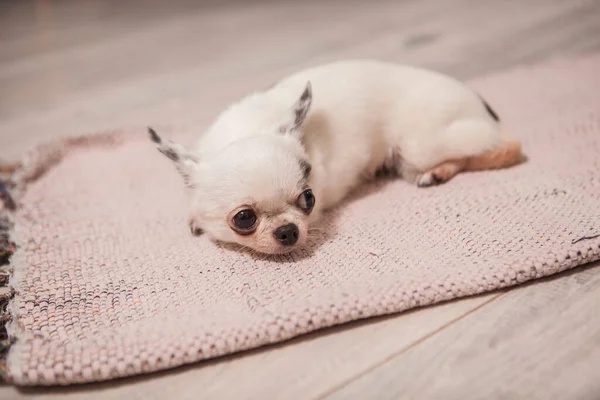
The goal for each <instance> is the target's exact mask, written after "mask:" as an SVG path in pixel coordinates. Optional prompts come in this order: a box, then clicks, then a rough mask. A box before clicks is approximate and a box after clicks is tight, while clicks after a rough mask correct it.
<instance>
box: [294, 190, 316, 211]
mask: <svg viewBox="0 0 600 400" xmlns="http://www.w3.org/2000/svg"><path fill="white" fill-rule="evenodd" d="M297 204H298V207H300V209H301V210H302V211H304V212H311V211H312V209H313V207H314V206H315V196H314V195H313V192H312V190H310V189H307V190H305V191H304V192H302V194H301V195H300V196H298V201H297Z"/></svg>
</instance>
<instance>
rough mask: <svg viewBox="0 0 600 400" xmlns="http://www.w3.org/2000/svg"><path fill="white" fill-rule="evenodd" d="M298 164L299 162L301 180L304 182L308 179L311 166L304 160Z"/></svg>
mask: <svg viewBox="0 0 600 400" xmlns="http://www.w3.org/2000/svg"><path fill="white" fill-rule="evenodd" d="M299 162H300V168H301V169H302V174H303V178H304V180H307V179H308V177H309V176H310V171H312V166H311V165H310V163H309V162H308V161H306V160H300V161H299Z"/></svg>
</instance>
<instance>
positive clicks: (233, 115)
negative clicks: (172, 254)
mask: <svg viewBox="0 0 600 400" xmlns="http://www.w3.org/2000/svg"><path fill="white" fill-rule="evenodd" d="M307 82H310V85H311V87H312V102H310V103H309V108H308V114H307V116H306V118H305V119H304V120H302V121H301V126H299V127H296V128H294V126H293V125H294V119H295V113H294V107H298V104H299V102H300V100H299V97H300V95H301V94H302V93H303V91H304V89H305V88H306V86H307ZM282 132H284V133H282ZM500 141H501V135H500V127H499V125H498V123H497V122H496V121H495V120H494V119H493V118H492V117H491V116H490V115H489V113H488V112H487V111H486V109H485V106H484V104H483V102H482V100H481V99H480V98H479V96H478V95H477V94H476V93H474V92H473V91H472V90H470V89H469V88H467V87H466V86H465V85H463V84H462V83H460V82H458V81H456V80H454V79H451V78H449V77H446V76H444V75H441V74H437V73H434V72H430V71H425V70H421V69H417V68H412V67H406V66H398V65H393V64H388V63H382V62H377V61H360V60H356V61H342V62H336V63H331V64H327V65H323V66H319V67H315V68H310V69H307V70H304V71H301V72H298V73H296V74H294V75H292V76H290V77H288V78H286V79H284V80H283V81H281V82H279V83H278V84H277V85H276V86H274V87H273V88H271V89H269V90H267V91H265V92H257V93H254V94H251V95H249V96H247V97H246V98H244V99H242V100H240V101H239V102H237V103H234V104H232V105H231V106H230V107H229V108H228V109H226V110H225V111H223V112H222V113H221V114H220V115H219V117H218V118H217V119H216V121H215V122H214V123H213V125H212V126H211V127H210V128H209V129H208V130H207V131H206V132H205V133H203V134H202V135H200V137H199V139H198V142H197V144H196V146H195V148H194V149H193V150H192V153H193V154H194V157H193V158H194V159H195V160H196V161H194V162H193V163H191V164H193V165H192V166H191V167H190V165H189V163H187V164H186V165H183V166H182V165H180V168H183V170H184V172H185V171H187V172H185V173H186V174H187V175H188V176H189V179H190V187H191V219H192V220H193V221H194V223H196V224H198V225H199V226H200V227H201V228H203V229H204V230H205V231H206V232H207V233H209V234H210V235H211V236H212V237H213V238H215V239H218V240H222V241H225V242H235V243H239V244H241V245H243V246H248V247H251V248H253V249H256V250H258V251H261V252H267V253H276V252H282V251H284V249H282V248H281V246H279V245H278V244H277V242H276V240H275V239H274V238H273V234H272V230H273V229H275V228H277V226H279V224H283V223H289V222H293V223H295V224H297V225H298V226H299V228H300V240H299V241H298V244H301V243H302V242H303V241H304V240H305V239H306V235H307V230H308V223H309V222H310V221H312V220H314V219H316V218H318V216H319V215H320V211H321V210H323V209H327V208H330V207H332V206H335V205H336V204H337V203H338V202H339V201H340V200H342V199H343V198H344V197H345V196H346V195H347V194H348V192H349V191H350V190H351V189H352V188H354V187H355V186H356V185H357V184H358V183H359V182H361V181H362V180H363V179H365V178H366V179H369V178H370V177H372V176H373V175H374V174H375V171H376V170H377V169H378V168H380V167H381V166H382V165H384V164H385V165H386V166H388V167H392V168H395V169H397V172H399V173H400V174H402V175H403V176H404V177H405V178H406V179H408V180H410V181H415V180H416V178H417V177H418V176H419V174H421V173H423V172H424V171H426V170H427V169H430V168H432V167H434V166H435V165H437V164H440V163H442V162H444V161H447V160H450V159H456V158H461V157H466V156H472V155H476V154H481V153H483V152H484V151H486V150H489V149H491V148H493V147H494V146H497V145H498V144H499V143H500ZM302 158H304V159H306V160H308V161H309V162H310V164H311V165H312V172H311V174H310V179H309V182H308V186H309V187H310V188H312V190H313V192H314V194H315V197H316V205H315V209H314V211H313V213H312V214H311V218H308V217H306V216H305V215H303V214H302V213H301V212H299V211H298V210H297V207H295V206H294V204H293V200H294V198H295V197H297V196H298V195H299V194H300V193H301V189H302V188H300V187H298V182H299V180H301V177H302V173H301V169H300V168H299V166H298V159H302ZM242 203H243V204H247V205H252V206H253V207H255V209H256V210H257V211H258V212H259V213H261V214H262V215H265V216H267V217H265V218H264V220H263V218H261V225H260V226H259V229H258V230H257V234H256V235H253V236H252V237H246V236H240V235H237V234H236V233H234V232H233V231H232V230H231V229H230V228H229V226H228V224H227V218H230V212H231V211H232V210H234V209H236V207H239V206H240V205H241V204H242ZM286 250H287V249H286Z"/></svg>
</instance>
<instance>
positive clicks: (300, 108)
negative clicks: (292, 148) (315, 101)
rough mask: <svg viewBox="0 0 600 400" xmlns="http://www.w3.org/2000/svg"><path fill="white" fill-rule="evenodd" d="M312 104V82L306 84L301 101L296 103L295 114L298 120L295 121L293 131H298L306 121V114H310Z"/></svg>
mask: <svg viewBox="0 0 600 400" xmlns="http://www.w3.org/2000/svg"><path fill="white" fill-rule="evenodd" d="M311 102H312V85H311V83H310V81H308V82H307V83H306V87H305V89H304V92H302V95H301V96H300V100H299V101H298V103H296V107H295V108H294V113H295V116H296V118H295V119H294V127H293V129H294V130H295V129H298V128H299V127H300V126H301V125H302V123H303V122H304V119H305V118H306V114H308V110H309V109H310V104H311Z"/></svg>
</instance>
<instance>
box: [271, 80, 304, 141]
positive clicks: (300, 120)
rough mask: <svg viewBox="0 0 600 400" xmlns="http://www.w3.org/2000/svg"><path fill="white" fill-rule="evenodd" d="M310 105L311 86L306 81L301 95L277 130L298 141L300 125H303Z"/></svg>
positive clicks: (300, 130)
mask: <svg viewBox="0 0 600 400" xmlns="http://www.w3.org/2000/svg"><path fill="white" fill-rule="evenodd" d="M311 103H312V86H311V84H310V81H308V82H306V86H305V87H304V91H303V92H302V95H301V96H300V98H299V99H298V100H296V102H295V103H294V105H293V106H292V108H291V110H290V112H288V115H287V116H286V117H285V121H284V123H283V124H282V125H281V127H280V128H279V131H280V132H281V133H284V134H286V135H294V136H296V137H297V138H298V139H299V138H300V136H301V133H302V124H304V120H305V119H306V115H307V114H308V110H309V109H310V104H311Z"/></svg>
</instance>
